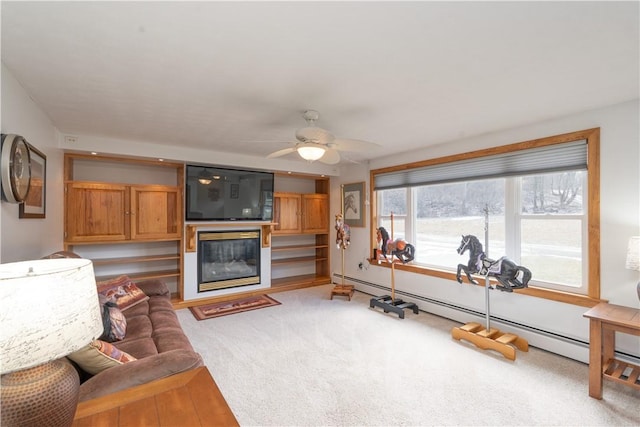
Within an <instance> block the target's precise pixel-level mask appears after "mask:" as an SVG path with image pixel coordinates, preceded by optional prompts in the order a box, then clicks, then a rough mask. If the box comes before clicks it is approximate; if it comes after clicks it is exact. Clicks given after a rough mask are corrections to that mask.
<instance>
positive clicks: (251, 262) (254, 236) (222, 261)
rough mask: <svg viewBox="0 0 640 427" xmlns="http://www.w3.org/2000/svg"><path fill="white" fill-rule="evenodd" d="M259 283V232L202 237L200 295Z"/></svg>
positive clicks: (208, 233)
mask: <svg viewBox="0 0 640 427" xmlns="http://www.w3.org/2000/svg"><path fill="white" fill-rule="evenodd" d="M259 283H260V231H259V230H240V231H201V232H199V233H198V293H200V292H208V291H214V290H218V289H226V288H236V287H240V286H248V285H256V284H259Z"/></svg>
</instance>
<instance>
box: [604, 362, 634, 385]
mask: <svg viewBox="0 0 640 427" xmlns="http://www.w3.org/2000/svg"><path fill="white" fill-rule="evenodd" d="M602 374H603V375H604V376H605V378H608V379H610V380H613V381H616V382H619V383H622V384H625V385H628V386H630V387H633V388H635V389H638V390H640V366H637V365H634V364H632V363H626V362H622V361H620V360H617V359H609V361H608V362H607V363H605V365H604V367H603V369H602Z"/></svg>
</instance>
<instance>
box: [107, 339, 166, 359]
mask: <svg viewBox="0 0 640 427" xmlns="http://www.w3.org/2000/svg"><path fill="white" fill-rule="evenodd" d="M114 344H115V346H116V347H118V348H119V349H120V350H122V351H124V352H127V353H129V354H130V355H132V356H134V357H135V358H137V359H144V358H145V357H149V356H154V355H156V354H158V353H159V351H158V348H157V346H156V343H155V341H154V340H153V339H152V338H151V337H143V338H136V339H127V340H124V341H120V342H117V343H114Z"/></svg>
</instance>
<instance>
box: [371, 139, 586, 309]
mask: <svg viewBox="0 0 640 427" xmlns="http://www.w3.org/2000/svg"><path fill="white" fill-rule="evenodd" d="M598 149H599V129H590V130H586V131H580V132H574V133H571V134H565V135H559V136H555V137H549V138H544V139H540V140H536V141H528V142H523V143H518V144H512V145H509V146H504V147H496V148H494V149H489V150H482V151H478V152H473V153H466V154H463V155H460V156H450V157H447V158H443V159H435V160H430V161H426V162H422V163H416V164H412V165H402V166H401V167H398V168H387V169H384V170H377V171H372V180H373V183H374V185H373V187H374V190H375V191H376V194H375V198H372V200H375V202H376V210H375V212H376V214H377V218H374V221H373V222H374V225H375V226H384V227H385V228H386V229H387V230H391V214H392V213H393V217H394V221H393V231H394V235H393V237H394V238H399V237H402V238H405V239H406V240H407V241H409V242H411V243H413V244H414V246H415V248H416V258H415V260H414V263H413V265H414V266H417V267H419V269H420V270H421V271H419V272H423V273H425V274H430V273H432V272H436V271H437V272H439V274H437V275H439V276H442V272H443V271H445V272H451V273H452V274H454V273H455V270H456V267H457V265H458V264H460V263H462V264H466V263H467V261H468V258H466V256H467V255H466V254H465V256H460V255H458V254H457V252H456V251H455V249H456V248H457V247H458V245H459V244H460V238H461V235H462V234H474V235H476V237H478V238H479V239H480V241H481V242H482V243H483V245H484V246H485V251H486V252H488V254H489V257H491V258H494V259H497V258H499V257H501V256H503V255H507V256H508V257H510V258H512V259H513V260H514V261H516V262H517V263H518V264H521V265H523V266H525V267H527V268H529V269H530V270H531V271H532V273H533V278H532V280H531V281H530V282H529V286H530V288H529V289H527V290H525V291H530V292H528V293H532V294H535V295H536V296H549V295H550V296H549V297H550V298H552V299H560V300H563V298H564V297H558V294H557V293H556V294H553V293H552V294H545V293H544V292H542V293H541V292H540V290H543V291H544V290H546V291H551V292H553V291H562V292H563V293H565V294H571V295H576V296H584V297H587V298H590V299H598V298H599V269H598V265H599V248H598V246H599V218H598V215H597V212H598V210H599V208H598V206H597V202H598V200H599V187H598V181H599V171H598ZM589 205H593V206H589ZM485 210H488V213H489V215H488V219H489V223H488V234H489V244H488V251H487V247H486V246H487V245H486V244H485ZM594 263H595V265H593V264H594ZM412 271H416V269H412ZM532 288H535V289H532ZM569 300H570V301H569V302H576V301H577V300H576V299H575V298H569ZM576 303H579V304H583V305H587V304H585V303H584V301H582V300H579V301H577V302H576Z"/></svg>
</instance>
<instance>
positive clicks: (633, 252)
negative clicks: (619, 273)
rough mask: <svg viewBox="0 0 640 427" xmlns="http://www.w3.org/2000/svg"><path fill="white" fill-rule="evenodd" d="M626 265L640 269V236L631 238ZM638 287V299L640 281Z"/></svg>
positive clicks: (639, 296)
mask: <svg viewBox="0 0 640 427" xmlns="http://www.w3.org/2000/svg"><path fill="white" fill-rule="evenodd" d="M626 267H627V268H628V269H629V270H635V271H640V236H633V237H630V238H629V246H628V247H627V264H626ZM636 289H637V290H638V299H640V281H639V282H638V284H637V285H636Z"/></svg>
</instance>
